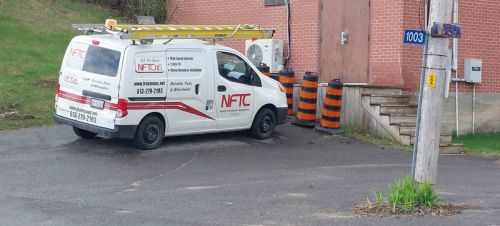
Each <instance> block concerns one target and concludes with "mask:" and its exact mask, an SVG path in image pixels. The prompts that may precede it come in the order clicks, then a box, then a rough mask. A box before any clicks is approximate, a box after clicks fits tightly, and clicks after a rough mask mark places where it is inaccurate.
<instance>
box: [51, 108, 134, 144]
mask: <svg viewBox="0 0 500 226" xmlns="http://www.w3.org/2000/svg"><path fill="white" fill-rule="evenodd" d="M54 121H55V122H57V123H61V124H65V125H68V126H73V127H76V128H79V129H83V130H87V131H89V132H93V133H97V134H101V135H104V136H106V137H111V138H122V139H132V138H134V136H135V131H136V130H137V126H134V125H115V128H114V129H108V128H103V127H99V126H94V125H90V124H87V123H83V122H79V121H75V120H73V119H69V118H66V117H62V116H60V115H57V114H54Z"/></svg>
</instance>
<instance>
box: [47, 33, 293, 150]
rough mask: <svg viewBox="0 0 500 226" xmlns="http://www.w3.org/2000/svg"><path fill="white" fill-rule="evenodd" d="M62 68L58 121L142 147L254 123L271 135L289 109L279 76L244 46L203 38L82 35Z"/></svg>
mask: <svg viewBox="0 0 500 226" xmlns="http://www.w3.org/2000/svg"><path fill="white" fill-rule="evenodd" d="M59 74H60V77H59V83H58V85H57V90H56V102H55V109H56V112H55V114H54V120H55V121H56V122H59V123H63V124H66V125H70V126H72V127H73V130H74V132H75V134H76V135H78V136H79V137H82V138H94V137H95V136H96V135H97V134H102V135H104V136H107V137H116V138H125V139H133V141H134V144H135V146H136V147H137V148H139V149H154V148H157V147H159V146H160V145H161V142H162V140H163V137H164V136H177V135H191V134H202V133H214V132H224V131H236V130H248V129H249V130H250V131H251V133H252V134H253V135H254V136H255V137H256V138H258V139H266V138H269V137H270V136H271V135H272V134H273V132H274V129H275V126H276V125H279V124H281V123H283V122H284V121H285V119H286V115H287V101H286V94H285V89H284V88H283V86H282V85H281V84H280V83H279V82H277V81H275V80H273V79H270V78H268V77H266V76H264V75H263V74H262V73H260V72H259V71H258V70H257V69H256V67H255V66H254V65H252V63H250V61H249V60H248V59H246V58H245V57H244V56H243V55H242V54H240V53H239V52H238V51H236V50H234V49H231V48H228V47H224V46H221V45H218V44H213V43H211V42H205V41H201V40H196V39H184V40H183V39H178V40H171V41H169V42H165V40H163V41H160V40H154V42H153V43H152V44H144V45H141V44H139V43H137V42H134V41H132V40H126V39H120V38H119V37H117V36H114V35H85V36H77V37H75V38H73V40H72V41H71V43H70V44H69V46H68V49H67V50H66V54H65V56H64V60H63V62H62V66H61V71H60V73H59Z"/></svg>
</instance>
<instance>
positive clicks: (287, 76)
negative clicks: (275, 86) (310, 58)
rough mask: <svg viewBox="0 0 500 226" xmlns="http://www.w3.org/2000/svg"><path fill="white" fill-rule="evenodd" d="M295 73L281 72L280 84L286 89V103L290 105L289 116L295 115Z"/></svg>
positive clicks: (284, 70)
mask: <svg viewBox="0 0 500 226" xmlns="http://www.w3.org/2000/svg"><path fill="white" fill-rule="evenodd" d="M294 77H295V73H294V72H293V71H292V70H288V69H283V70H281V71H280V77H279V82H281V84H282V85H283V86H284V87H285V89H286V102H287V104H288V115H293V84H294V83H295V78H294Z"/></svg>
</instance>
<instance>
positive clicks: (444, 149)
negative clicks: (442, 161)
mask: <svg viewBox="0 0 500 226" xmlns="http://www.w3.org/2000/svg"><path fill="white" fill-rule="evenodd" d="M463 153H464V146H463V145H462V144H449V145H446V146H441V147H439V154H463Z"/></svg>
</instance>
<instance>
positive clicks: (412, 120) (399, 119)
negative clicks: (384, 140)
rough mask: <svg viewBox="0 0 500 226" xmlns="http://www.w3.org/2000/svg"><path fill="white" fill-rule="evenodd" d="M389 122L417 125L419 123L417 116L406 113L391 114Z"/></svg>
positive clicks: (392, 123)
mask: <svg viewBox="0 0 500 226" xmlns="http://www.w3.org/2000/svg"><path fill="white" fill-rule="evenodd" d="M389 123H390V124H391V125H401V126H404V125H408V124H409V125H413V126H415V125H416V124H417V116H413V115H410V116H406V115H390V116H389Z"/></svg>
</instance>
